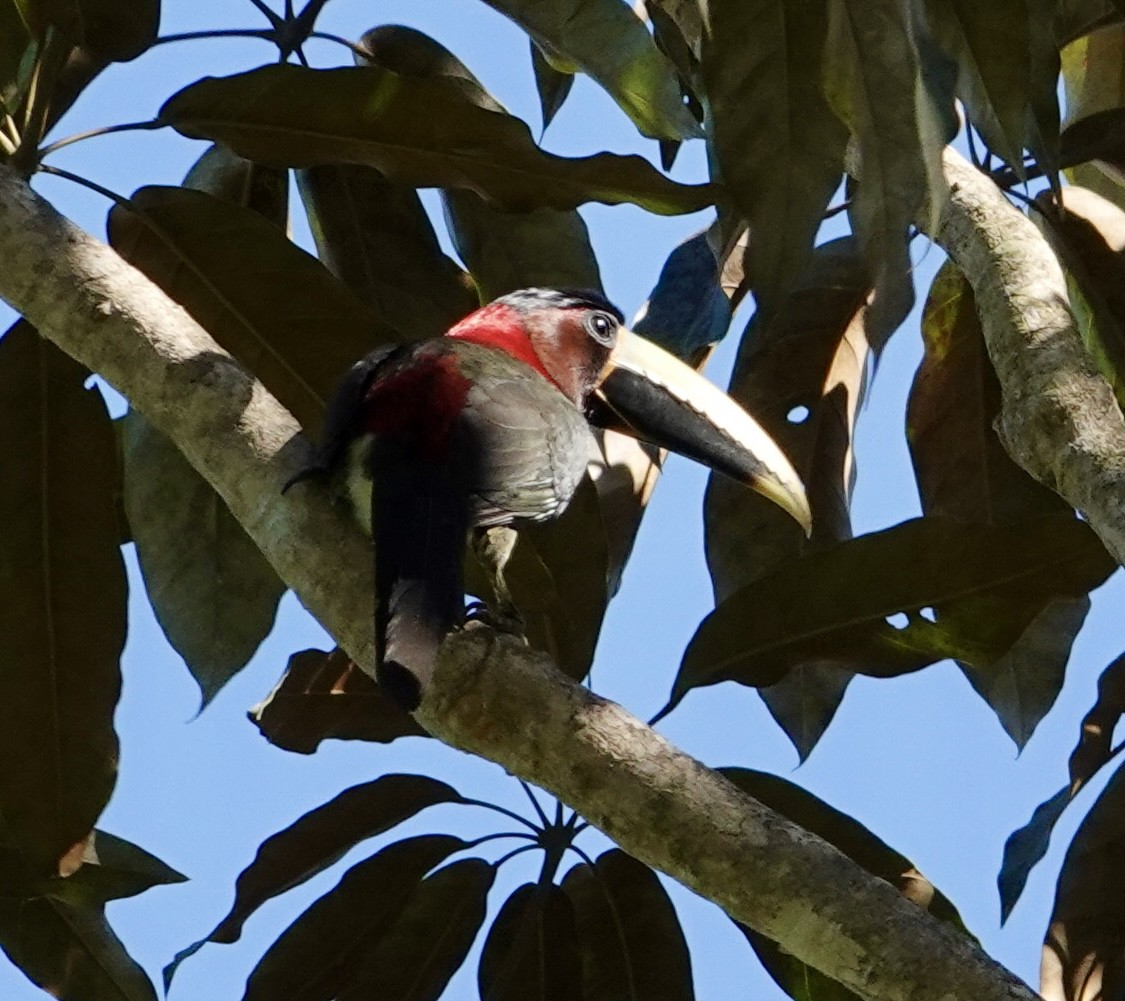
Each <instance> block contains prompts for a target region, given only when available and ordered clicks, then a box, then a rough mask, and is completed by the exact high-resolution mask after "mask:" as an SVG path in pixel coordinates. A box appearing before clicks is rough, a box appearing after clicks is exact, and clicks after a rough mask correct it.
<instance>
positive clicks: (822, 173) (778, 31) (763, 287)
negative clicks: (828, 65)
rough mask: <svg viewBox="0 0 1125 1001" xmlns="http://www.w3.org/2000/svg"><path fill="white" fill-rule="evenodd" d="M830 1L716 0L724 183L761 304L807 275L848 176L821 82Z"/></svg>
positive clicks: (715, 108)
mask: <svg viewBox="0 0 1125 1001" xmlns="http://www.w3.org/2000/svg"><path fill="white" fill-rule="evenodd" d="M828 7H829V4H828V0H781V2H778V0H711V2H710V3H708V4H707V15H708V27H709V30H708V31H707V32H706V34H705V35H704V37H703V51H702V58H701V67H702V77H703V87H704V94H705V101H706V105H707V113H708V122H709V129H708V143H709V146H710V150H711V160H712V163H713V164H714V165H715V167H716V168H717V173H718V176H717V180H720V181H722V182H723V185H724V186H725V187H726V188H727V189H728V190H729V191H730V193H731V197H732V199H733V201H734V203H735V205H736V206H737V207H738V209H739V211H740V212H741V214H742V215H743V216H744V217H745V219H746V221H747V222H748V223H749V225H750V232H751V234H752V240H751V243H750V280H751V285H752V287H753V289H754V292H755V296H756V298H757V302H758V305H759V307H760V308H765V309H766V310H769V309H772V308H774V307H776V306H777V305H778V304H779V300H780V298H781V297H782V296H784V294H785V292H786V291H787V290H788V288H789V286H790V285H791V284H792V282H794V281H795V280H796V279H797V277H798V276H799V275H800V273H801V271H802V270H803V269H804V266H805V263H806V262H807V260H808V258H809V255H810V254H811V253H812V248H813V238H814V237H815V236H816V232H817V230H818V229H819V227H820V223H821V217H822V216H823V214H824V210H825V207H826V206H827V205H828V200H829V198H831V197H832V192H833V191H835V190H836V188H837V187H838V186H839V184H840V180H841V178H842V176H843V173H844V147H845V146H846V144H847V139H848V130H847V128H846V127H845V126H844V124H843V123H842V122H841V121H840V119H839V118H838V117H837V116H836V114H835V113H834V112H833V110H832V108H831V107H830V106H829V104H828V101H827V100H826V99H825V97H824V88H823V86H822V77H823V65H822V64H823V60H824V54H825V34H826V31H827V26H828Z"/></svg>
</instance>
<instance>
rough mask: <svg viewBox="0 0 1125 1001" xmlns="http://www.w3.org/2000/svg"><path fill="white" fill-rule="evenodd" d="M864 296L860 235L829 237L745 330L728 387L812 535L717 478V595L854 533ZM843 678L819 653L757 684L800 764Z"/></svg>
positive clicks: (712, 496) (712, 539)
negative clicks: (777, 459)
mask: <svg viewBox="0 0 1125 1001" xmlns="http://www.w3.org/2000/svg"><path fill="white" fill-rule="evenodd" d="M869 292H870V287H869V284H868V280H867V274H866V269H865V268H864V266H863V262H862V260H861V259H860V256H859V251H858V249H857V247H856V244H855V241H854V240H853V239H851V238H847V239H841V240H834V241H832V242H831V243H827V244H824V245H823V246H821V247H818V248H817V249H816V251H815V252H814V255H813V258H812V260H811V262H810V264H809V266H808V268H806V270H805V272H804V274H803V276H802V277H801V279H800V280H799V281H798V282H797V284H796V286H795V287H794V288H793V290H792V291H791V292H790V294H789V295H788V297H787V298H786V299H785V301H784V303H783V304H782V306H781V308H779V309H777V310H775V311H774V312H772V313H771V314H768V315H767V314H764V313H762V312H761V311H758V312H756V313H755V314H754V318H753V320H752V321H751V322H750V325H749V326H748V327H747V329H746V332H745V333H744V334H743V337H742V345H741V349H740V351H739V355H738V360H737V361H736V363H735V370H734V374H733V376H732V379H731V386H730V394H731V395H732V396H733V397H734V398H735V399H736V400H737V401H738V402H739V403H741V404H742V406H743V407H745V408H746V409H747V410H748V411H749V412H750V413H752V414H754V416H755V418H756V419H757V420H758V421H759V422H760V423H761V424H762V426H763V427H764V428H765V429H766V431H767V432H768V433H769V435H770V437H772V438H773V439H774V441H776V442H777V443H778V444H779V445H780V446H781V447H782V449H784V451H785V453H786V455H787V456H788V457H789V459H790V461H791V462H792V463H794V466H795V468H796V469H797V471H798V472H799V473H800V474H801V478H802V480H803V481H804V483H805V489H806V490H807V492H808V495H809V502H810V504H811V506H812V511H813V536H812V538H811V539H806V538H805V536H804V533H803V532H802V531H801V530H800V528H799V527H798V526H797V525H795V524H794V523H793V522H792V519H791V518H788V517H787V516H785V515H784V514H783V513H782V512H781V511H780V509H778V508H777V506H776V505H774V504H771V503H770V502H768V501H766V500H765V499H764V498H762V497H760V496H759V495H758V494H756V493H754V492H753V491H751V490H747V489H746V487H745V486H743V485H741V484H738V483H735V482H734V481H733V480H731V479H729V478H727V477H725V476H720V475H717V474H713V475H712V476H711V477H710V479H709V481H708V485H707V494H706V497H705V500H704V526H705V531H706V535H705V539H706V547H707V565H708V568H709V570H710V572H711V581H712V584H713V586H714V590H715V600H716V601H717V602H722V601H724V600H725V599H726V598H728V597H729V596H730V595H732V594H733V593H735V592H736V591H737V590H738V589H739V588H741V587H744V586H746V585H747V584H749V583H751V582H752V581H754V580H756V579H758V578H759V577H761V576H762V575H763V574H765V573H768V572H769V571H771V570H774V569H776V568H777V567H779V566H781V565H783V564H785V563H788V562H791V561H792V560H794V559H795V558H796V557H798V556H799V555H801V554H802V553H805V552H809V551H815V550H818V549H823V548H825V547H826V546H829V545H832V544H833V543H836V542H841V541H843V540H844V539H849V538H851V535H852V528H851V516H850V514H849V502H850V497H851V487H852V482H853V481H854V478H855V468H854V461H853V453H852V434H853V431H854V428H855V420H856V414H857V413H858V408H859V403H860V400H861V398H862V396H863V382H864V373H865V370H866V365H867V356H868V349H867V340H866V338H865V336H864V331H863V310H864V305H865V303H866V301H867V296H868V294H869ZM790 415H792V416H790ZM798 418H799V419H798ZM850 679H851V673H850V672H849V671H847V670H846V669H845V668H844V666H843V665H842V664H841V663H838V662H835V661H833V659H832V658H831V656H827V655H825V656H820V657H818V658H816V659H814V660H811V661H809V662H807V663H802V664H798V665H796V666H794V668H793V669H792V671H791V672H790V673H789V674H788V675H786V677H784V678H782V679H781V680H780V681H778V682H777V684H775V685H771V686H770V687H769V688H763V689H762V690H761V692H760V694H761V696H762V698H763V699H764V700H765V702H766V705H767V706H768V707H769V710H770V712H771V713H772V714H773V716H774V718H775V719H776V720H777V722H778V723H779V724H780V725H781V727H782V728H783V729H784V730H785V732H786V734H787V735H788V736H789V739H790V740H792V741H793V744H794V746H795V747H796V748H797V752H798V753H799V754H800V756H801V758H802V760H803V759H804V758H805V757H807V756H808V754H809V753H810V752H811V751H812V749H813V747H814V746H815V745H816V742H817V741H818V740H819V739H820V737H821V736H822V735H823V734H824V731H825V730H826V729H827V728H828V725H829V723H831V721H832V717H833V715H834V714H835V712H836V709H837V708H838V707H839V705H840V702H841V700H842V699H843V696H844V690H845V689H846V687H847V685H848V682H849V680H850Z"/></svg>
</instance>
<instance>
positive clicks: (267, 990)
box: [243, 834, 469, 1001]
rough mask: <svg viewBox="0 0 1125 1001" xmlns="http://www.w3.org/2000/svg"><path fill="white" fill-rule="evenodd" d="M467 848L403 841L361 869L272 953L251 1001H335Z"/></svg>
mask: <svg viewBox="0 0 1125 1001" xmlns="http://www.w3.org/2000/svg"><path fill="white" fill-rule="evenodd" d="M468 847H469V845H468V843H467V842H465V841H462V840H461V839H460V838H454V837H450V836H449V835H445V834H434V835H426V836H423V837H418V838H410V839H408V840H406V841H399V842H396V843H395V844H393V845H389V846H388V847H386V848H384V849H383V850H382V851H381V852H379V853H378V854H377V855H374V856H372V857H371V858H369V859H367V860H366V861H364V862H360V863H359V864H358V865H355V866H352V868H351V869H349V870H348V871H347V872H346V873H344V876H343V878H342V879H341V880H340V882H339V884H338V885H337V886H336V887H335V888H334V889H332V890H330V891H329V892H328V893H326V894H325V895H324V896H323V897H321V898H320V899H319V900H317V901H316V902H315V903H313V905H312V906H311V907H309V909H308V910H306V911H305V912H304V914H302V915H301V916H300V917H299V918H297V920H296V921H294V922H293V924H291V925H290V926H289V927H288V928H287V929H286V930H285V931H284V932H283V933H282V935H281V937H280V938H279V939H278V940H277V941H276V942H274V944H273V945H271V946H270V948H269V950H268V951H267V952H266V954H265V956H263V957H262V960H261V962H259V963H258V965H257V966H256V967H255V968H254V971H253V973H251V974H250V979H249V980H248V981H247V984H246V993H245V994H244V995H243V1001H297V999H300V1001H330V999H333V998H335V997H336V996H337V994H338V993H339V992H340V990H341V989H342V988H343V987H344V985H345V984H346V983H347V980H348V974H349V970H350V968H351V967H352V966H354V963H355V961H356V960H357V958H358V957H361V956H363V955H364V954H366V953H367V952H368V951H369V950H370V949H371V948H372V946H373V945H374V944H375V943H376V942H378V941H379V939H380V938H382V936H383V935H385V934H386V933H387V931H389V930H390V928H391V927H393V925H394V923H395V922H396V921H397V920H398V917H399V915H400V914H401V913H402V911H403V908H404V907H405V906H406V904H407V902H408V901H409V900H410V898H411V896H412V895H413V893H414V891H415V890H416V889H417V887H418V884H419V883H420V882H421V881H422V879H423V877H424V876H425V875H426V873H427V872H429V871H430V870H431V869H433V868H434V867H435V866H437V865H440V864H441V863H442V862H443V861H444V860H445V859H447V858H448V857H449V856H450V855H452V854H453V853H454V852H458V851H462V850H464V849H465V848H468Z"/></svg>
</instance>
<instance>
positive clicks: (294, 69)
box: [159, 65, 715, 215]
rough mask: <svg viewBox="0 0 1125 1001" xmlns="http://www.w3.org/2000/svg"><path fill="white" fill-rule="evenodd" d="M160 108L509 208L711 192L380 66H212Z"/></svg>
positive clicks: (670, 202)
mask: <svg viewBox="0 0 1125 1001" xmlns="http://www.w3.org/2000/svg"><path fill="white" fill-rule="evenodd" d="M159 118H160V120H161V121H162V122H164V123H165V124H168V125H171V126H173V127H174V128H175V129H176V130H177V131H179V132H181V133H183V134H184V135H187V136H191V137H193V138H197V139H198V138H205V139H214V140H218V141H221V142H225V143H226V144H227V145H228V146H230V147H231V148H232V149H234V150H235V151H236V152H238V153H240V154H242V155H243V156H248V157H250V158H251V159H253V160H258V161H261V162H263V163H276V164H284V165H288V166H292V167H311V166H314V165H316V164H320V163H331V162H337V163H365V164H367V165H369V166H372V167H375V168H376V169H377V170H379V171H381V172H382V173H383V174H385V175H386V176H387V177H388V178H390V179H391V180H394V181H400V182H402V183H406V184H409V185H412V186H413V187H456V188H468V189H470V190H472V191H475V192H477V194H479V195H481V196H482V197H484V198H486V199H488V200H489V201H491V202H494V203H495V204H496V205H497V206H498V207H502V208H505V209H509V210H514V211H520V210H528V209H533V208H540V207H543V206H548V207H551V208H557V209H572V208H575V207H576V206H578V205H581V204H583V203H584V202H589V201H599V202H605V203H606V204H619V203H621V202H633V203H635V204H637V205H640V206H642V207H643V208H647V209H648V210H649V211H651V212H657V213H660V214H664V215H678V214H681V213H684V212H695V211H697V210H699V209H701V208H704V207H706V206H707V205H709V204H711V203H712V202H713V201H714V198H715V189H714V188H713V187H712V186H710V185H705V184H704V185H684V184H677V183H676V182H674V181H671V180H669V179H668V178H666V177H665V176H664V175H663V174H660V173H659V172H658V171H656V170H654V169H653V168H652V167H651V166H650V165H649V164H648V162H647V161H645V160H643V159H642V158H641V157H638V156H616V155H614V154H611V153H598V154H596V155H594V156H588V157H581V158H574V159H568V158H565V157H559V156H554V155H553V154H550V153H545V152H544V151H542V150H541V149H539V147H538V146H536V145H535V143H534V142H533V141H532V138H531V133H530V132H529V131H528V128H527V126H526V125H524V124H523V122H521V121H519V120H518V119H515V118H513V117H511V116H509V115H504V114H500V113H498V112H495V111H488V110H486V109H484V108H480V107H478V106H477V105H476V104H475V103H474V102H473V101H472V100H471V99H469V98H468V97H467V96H466V95H465V93H464V89H463V88H462V87H459V86H458V85H457V84H456V83H455V82H453V81H450V80H443V79H423V78H420V77H406V76H400V75H398V74H397V73H393V72H391V71H390V70H387V69H383V68H381V67H371V66H362V67H355V68H345V69H333V70H312V69H306V68H304V67H300V66H291V65H276V66H265V67H262V68H260V69H256V70H251V71H250V72H248V73H241V74H238V75H235V76H230V77H223V78H213V77H209V78H206V79H203V80H200V81H199V82H198V83H195V84H192V85H191V86H189V87H187V88H185V89H184V90H181V91H180V92H179V93H178V94H175V95H174V96H173V97H172V98H171V99H170V100H169V101H168V102H167V103H165V105H164V107H163V108H161V110H160V115H159Z"/></svg>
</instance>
